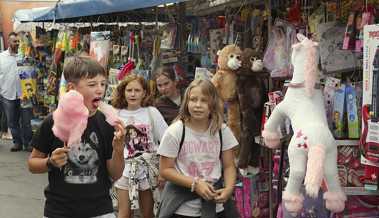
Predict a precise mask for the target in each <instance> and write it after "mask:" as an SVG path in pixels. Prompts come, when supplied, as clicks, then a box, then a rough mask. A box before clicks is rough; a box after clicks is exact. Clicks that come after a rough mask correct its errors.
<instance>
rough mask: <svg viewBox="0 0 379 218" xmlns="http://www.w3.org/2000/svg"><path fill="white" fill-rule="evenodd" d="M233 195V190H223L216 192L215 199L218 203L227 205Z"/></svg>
mask: <svg viewBox="0 0 379 218" xmlns="http://www.w3.org/2000/svg"><path fill="white" fill-rule="evenodd" d="M232 193H233V189H232V188H222V189H218V190H216V197H215V198H214V200H215V202H216V203H225V202H226V201H227V200H228V199H229V198H230V196H231V195H232Z"/></svg>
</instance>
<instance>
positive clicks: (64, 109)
mask: <svg viewBox="0 0 379 218" xmlns="http://www.w3.org/2000/svg"><path fill="white" fill-rule="evenodd" d="M88 115H89V111H88V109H87V107H86V106H85V105H84V99H83V96H82V95H81V94H80V93H79V92H77V91H74V90H71V91H69V92H67V93H65V94H63V95H62V96H61V97H60V99H59V103H58V108H57V109H56V110H55V111H54V112H53V120H54V125H53V128H52V130H53V133H54V135H55V136H56V137H58V138H59V139H60V140H62V141H63V142H65V143H67V146H68V147H70V146H71V145H76V144H79V143H80V139H81V137H82V135H83V132H84V130H85V129H86V127H87V121H88Z"/></svg>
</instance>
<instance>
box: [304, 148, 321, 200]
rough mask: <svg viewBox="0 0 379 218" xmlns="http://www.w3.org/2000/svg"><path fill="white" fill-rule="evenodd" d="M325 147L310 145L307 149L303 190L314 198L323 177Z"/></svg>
mask: <svg viewBox="0 0 379 218" xmlns="http://www.w3.org/2000/svg"><path fill="white" fill-rule="evenodd" d="M324 161H325V149H324V146H322V145H315V146H311V147H310V148H309V151H308V162H307V172H306V175H305V180H304V184H305V190H306V192H307V194H308V195H309V196H310V197H313V198H316V197H317V196H318V192H319V190H320V186H321V182H322V179H323V178H324Z"/></svg>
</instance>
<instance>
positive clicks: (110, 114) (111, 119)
mask: <svg viewBox="0 0 379 218" xmlns="http://www.w3.org/2000/svg"><path fill="white" fill-rule="evenodd" d="M99 109H100V111H101V112H103V114H104V115H105V118H106V121H107V122H108V123H109V124H110V125H112V126H115V125H116V122H117V121H119V120H120V118H119V117H118V115H117V111H116V110H115V109H114V108H113V107H112V106H111V105H109V104H107V103H105V102H100V105H99Z"/></svg>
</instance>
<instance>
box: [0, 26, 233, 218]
mask: <svg viewBox="0 0 379 218" xmlns="http://www.w3.org/2000/svg"><path fill="white" fill-rule="evenodd" d="M17 47H18V38H17V34H15V33H11V34H10V35H9V49H8V50H6V51H4V52H2V53H1V54H0V99H1V101H0V102H1V104H0V105H1V109H2V112H3V113H2V114H4V115H5V118H6V120H7V126H8V127H9V129H10V132H11V134H12V138H13V143H14V145H13V147H12V148H11V151H20V150H22V149H25V150H31V154H30V157H29V159H28V167H29V170H30V172H32V173H46V172H48V181H49V182H48V185H47V187H46V189H45V191H44V193H45V198H46V201H45V207H44V217H46V218H69V217H70V218H76V217H80V218H84V217H86V218H87V217H88V218H89V217H91V218H92V217H93V218H111V217H116V214H117V216H118V217H119V218H124V217H133V211H135V209H138V208H139V209H140V211H141V215H142V216H143V217H144V218H149V217H160V218H186V217H217V218H224V217H231V216H233V217H234V215H230V213H233V210H232V209H230V208H232V207H233V204H232V203H231V202H230V197H231V195H232V192H233V187H234V184H235V180H236V168H235V165H234V156H233V155H234V154H233V151H232V149H233V148H234V147H235V146H237V145H238V142H237V140H236V138H235V137H234V136H233V134H232V132H231V130H230V129H229V128H228V127H227V126H226V125H225V124H224V123H223V120H224V119H223V103H222V101H221V99H220V98H219V96H218V94H217V91H216V89H215V87H214V86H213V84H212V83H211V82H210V81H208V80H194V81H192V82H191V83H190V85H189V86H188V87H187V89H185V90H183V91H182V90H181V89H179V88H178V86H177V82H176V75H175V72H174V70H173V69H172V68H170V67H161V68H159V69H158V70H157V71H156V72H155V78H154V80H155V82H156V85H157V89H158V91H159V93H160V97H158V98H155V99H154V98H153V97H152V96H151V92H150V90H149V86H148V85H147V81H146V80H145V79H144V78H143V77H141V76H139V75H136V74H134V73H131V74H129V75H127V76H126V77H125V78H124V79H123V81H121V82H120V83H119V84H118V86H117V88H116V90H115V93H114V94H113V97H112V100H111V105H112V106H113V108H114V109H115V111H117V116H118V118H119V120H118V121H117V122H116V123H115V124H114V125H113V126H112V125H110V124H109V123H107V122H106V119H107V118H106V117H105V115H104V113H102V112H101V111H100V110H99V109H98V106H99V104H100V101H101V99H102V98H103V96H104V93H105V89H106V85H107V73H106V71H105V69H104V68H103V67H102V66H101V65H100V64H99V63H97V62H96V61H94V60H92V59H91V58H89V57H85V56H73V57H69V58H67V59H66V61H65V64H64V69H63V72H64V77H65V79H66V81H67V90H68V91H70V90H75V91H77V92H79V93H80V94H81V95H82V96H83V99H84V105H85V106H86V107H87V109H88V111H89V118H88V122H87V127H86V129H85V130H84V133H83V135H82V137H81V140H80V143H79V144H75V145H71V146H68V145H67V143H66V142H63V141H61V140H60V139H59V138H57V137H56V136H55V135H54V133H53V130H52V127H53V125H54V119H53V116H52V115H48V116H47V117H46V118H45V119H44V121H43V122H42V124H41V125H40V127H39V128H38V130H37V131H36V133H35V134H34V136H33V137H32V131H31V125H30V119H31V118H32V116H31V114H32V111H31V109H30V108H23V107H21V104H20V101H22V99H20V93H19V85H18V83H19V80H18V78H17V71H16V69H17ZM20 121H21V122H20ZM1 130H2V131H3V132H6V131H7V130H6V127H5V128H3V126H2V129H1ZM112 186H114V187H115V189H116V193H117V200H118V207H117V209H118V211H117V213H114V208H113V205H112V199H111V197H110V192H109V191H110V189H111V188H112ZM226 208H228V209H226Z"/></svg>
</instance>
